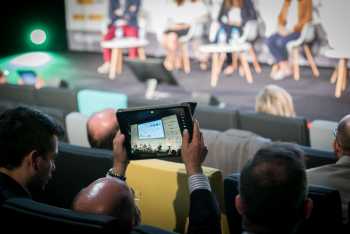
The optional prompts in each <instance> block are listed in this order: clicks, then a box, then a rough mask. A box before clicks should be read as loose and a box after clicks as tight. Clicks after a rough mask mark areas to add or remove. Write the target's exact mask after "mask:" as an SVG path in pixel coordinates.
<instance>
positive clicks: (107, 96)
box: [78, 89, 128, 116]
mask: <svg viewBox="0 0 350 234" xmlns="http://www.w3.org/2000/svg"><path fill="white" fill-rule="evenodd" d="M127 99H128V98H127V96H126V95H125V94H123V93H115V92H106V91H98V90H92V89H83V90H80V91H79V92H78V107H79V112H80V113H81V114H84V115H88V116H91V115H93V114H94V113H96V112H99V111H101V110H104V109H107V108H115V109H119V108H126V107H127Z"/></svg>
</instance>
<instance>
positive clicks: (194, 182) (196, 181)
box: [188, 173, 211, 193]
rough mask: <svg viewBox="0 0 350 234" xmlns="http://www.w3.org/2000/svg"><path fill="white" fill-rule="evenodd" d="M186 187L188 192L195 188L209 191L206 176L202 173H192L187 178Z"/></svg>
mask: <svg viewBox="0 0 350 234" xmlns="http://www.w3.org/2000/svg"><path fill="white" fill-rule="evenodd" d="M188 187H189V189H190V193H192V192H193V191H195V190H197V189H206V190H209V191H211V188H210V184H209V180H208V177H207V176H206V175H204V174H202V173H197V174H193V175H191V176H190V177H189V178H188Z"/></svg>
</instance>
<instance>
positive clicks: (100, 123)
mask: <svg viewBox="0 0 350 234" xmlns="http://www.w3.org/2000/svg"><path fill="white" fill-rule="evenodd" d="M116 113H117V109H113V108H109V109H105V110H102V111H99V112H97V113H95V114H94V115H93V116H91V117H90V119H89V120H88V123H87V132H88V139H89V143H90V146H91V147H92V148H98V149H109V150H113V139H114V137H115V135H116V134H117V132H118V130H119V124H118V120H117V116H116Z"/></svg>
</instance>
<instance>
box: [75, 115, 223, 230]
mask: <svg viewBox="0 0 350 234" xmlns="http://www.w3.org/2000/svg"><path fill="white" fill-rule="evenodd" d="M193 125H194V126H193V138H192V141H191V143H189V134H188V132H187V131H186V130H185V131H184V132H183V138H182V146H181V154H182V160H183V162H184V164H185V168H186V172H187V175H188V184H189V190H190V211H189V226H188V232H187V233H214V234H216V233H221V224H220V210H219V205H218V202H217V199H216V197H215V195H214V194H213V193H212V192H211V188H210V185H209V181H208V178H207V176H205V175H204V174H203V170H202V166H201V165H202V163H203V161H204V159H205V157H206V155H207V152H208V149H207V147H206V146H205V145H204V139H203V135H202V133H201V132H200V130H199V125H198V123H197V121H194V124H193ZM124 141H125V136H124V135H123V134H121V133H120V130H119V131H118V133H117V135H116V136H115V138H114V140H113V149H114V164H113V168H112V169H111V170H110V171H109V172H108V173H107V177H108V178H103V179H100V180H98V181H95V182H93V183H92V184H91V185H89V186H88V187H87V188H85V189H83V190H82V191H81V192H79V193H78V195H77V196H76V197H75V198H74V201H73V204H72V208H73V209H74V210H77V211H83V212H91V213H98V214H104V215H110V216H114V217H118V218H119V219H121V223H122V227H123V233H129V232H130V231H131V230H132V228H134V227H135V226H137V225H138V224H140V221H141V215H140V212H139V210H138V208H137V205H136V204H135V203H134V202H133V200H134V194H133V191H132V189H131V188H130V187H128V186H127V184H126V177H125V172H126V170H127V166H128V164H129V160H128V156H127V153H126V150H125V148H124V146H123V143H124ZM140 179H142V178H140ZM159 189H161V188H159Z"/></svg>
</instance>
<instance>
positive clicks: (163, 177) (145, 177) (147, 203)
mask: <svg viewBox="0 0 350 234" xmlns="http://www.w3.org/2000/svg"><path fill="white" fill-rule="evenodd" d="M203 172H204V174H205V175H207V176H208V178H209V183H210V186H211V189H212V191H213V193H214V194H215V195H216V197H217V199H218V201H219V205H220V210H221V226H222V233H229V230H228V224H227V218H226V212H225V203H224V187H223V179H222V174H221V171H219V170H217V169H214V168H209V167H203ZM126 176H127V183H128V185H129V186H130V187H132V188H133V189H134V190H139V191H140V192H141V196H142V197H141V201H140V203H139V208H140V210H141V214H142V222H141V224H144V225H151V226H155V227H159V228H164V229H166V230H169V231H175V232H178V233H186V232H187V226H188V215H189V209H190V193H189V189H188V180H187V179H188V177H187V173H186V169H185V165H184V164H182V163H174V162H167V161H162V160H157V159H151V160H140V161H132V162H131V163H130V164H129V166H128V170H127V173H126ZM233 199H234V198H233Z"/></svg>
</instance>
